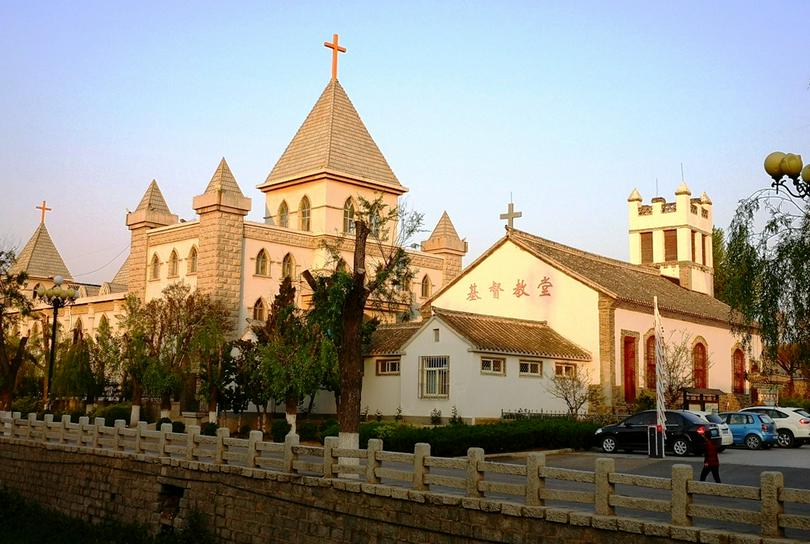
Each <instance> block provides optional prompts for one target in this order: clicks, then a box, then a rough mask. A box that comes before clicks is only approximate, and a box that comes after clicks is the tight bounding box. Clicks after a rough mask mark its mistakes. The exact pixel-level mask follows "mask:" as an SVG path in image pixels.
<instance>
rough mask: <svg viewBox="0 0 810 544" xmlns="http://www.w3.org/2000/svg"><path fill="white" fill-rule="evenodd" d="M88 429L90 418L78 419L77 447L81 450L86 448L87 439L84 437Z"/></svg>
mask: <svg viewBox="0 0 810 544" xmlns="http://www.w3.org/2000/svg"><path fill="white" fill-rule="evenodd" d="M89 427H90V418H89V417H88V416H82V417H80V418H79V444H78V445H79V447H80V448H83V447H86V446H87V442H88V438H87V437H86V436H85V433H87V432H88V428H89Z"/></svg>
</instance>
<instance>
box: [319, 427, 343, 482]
mask: <svg viewBox="0 0 810 544" xmlns="http://www.w3.org/2000/svg"><path fill="white" fill-rule="evenodd" d="M339 447H340V438H338V437H337V436H327V437H326V438H324V440H323V477H324V478H333V477H334V476H335V474H334V467H335V456H334V455H333V454H332V452H333V451H334V450H335V449H337V448H339Z"/></svg>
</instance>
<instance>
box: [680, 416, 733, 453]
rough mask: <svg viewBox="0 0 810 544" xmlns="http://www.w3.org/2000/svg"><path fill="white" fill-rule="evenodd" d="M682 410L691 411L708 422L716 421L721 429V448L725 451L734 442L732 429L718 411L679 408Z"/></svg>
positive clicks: (720, 449)
mask: <svg viewBox="0 0 810 544" xmlns="http://www.w3.org/2000/svg"><path fill="white" fill-rule="evenodd" d="M679 411H681V412H691V413H693V414H697V415H698V416H700V417H702V418H703V419H705V420H706V421H707V422H708V423H714V424H715V425H717V428H718V429H719V430H720V448H719V451H723V450H724V449H726V448H728V447H729V446H731V445H732V444H734V437H733V436H732V434H731V429H729V428H728V425H727V424H726V422H725V421H724V420H723V419H722V418H721V417H720V416H719V415H718V414H717V412H701V411H700V410H679Z"/></svg>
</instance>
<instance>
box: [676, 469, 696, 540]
mask: <svg viewBox="0 0 810 544" xmlns="http://www.w3.org/2000/svg"><path fill="white" fill-rule="evenodd" d="M693 478H694V475H693V473H692V467H691V466H689V465H672V524H673V525H681V526H685V527H690V526H691V525H692V516H690V515H689V507H690V506H691V505H692V495H690V494H689V482H690V481H691V480H692V479H693Z"/></svg>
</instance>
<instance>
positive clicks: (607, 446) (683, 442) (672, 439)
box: [596, 410, 720, 456]
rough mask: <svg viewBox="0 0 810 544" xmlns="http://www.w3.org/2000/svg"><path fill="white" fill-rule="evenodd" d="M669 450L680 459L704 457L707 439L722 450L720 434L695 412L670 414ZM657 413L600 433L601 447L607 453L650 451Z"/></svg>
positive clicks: (641, 414) (632, 418) (638, 416)
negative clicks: (649, 440)
mask: <svg viewBox="0 0 810 544" xmlns="http://www.w3.org/2000/svg"><path fill="white" fill-rule="evenodd" d="M666 417H667V433H666V443H665V447H666V449H668V450H670V451H672V453H674V454H675V455H677V456H683V455H688V454H690V453H694V454H699V453H703V450H704V447H705V446H704V443H705V436H706V435H707V434H708V436H709V437H711V439H712V441H713V442H714V443H715V445H717V446H720V430H719V429H718V428H717V425H715V424H714V423H708V422H707V421H706V420H704V419H703V418H701V417H700V416H698V415H696V414H693V413H691V412H685V411H684V412H674V411H672V410H667V411H666ZM655 422H656V416H655V410H647V411H646V412H639V413H638V414H633V415H632V416H630V417H628V418H627V419H625V420H624V421H621V422H619V423H616V424H615V425H608V426H606V427H601V428H599V429H597V430H596V440H597V443H598V444H599V445H600V446H601V447H602V451H603V452H605V453H614V452H615V451H616V450H626V451H630V450H644V451H646V450H647V428H648V427H649V426H650V425H655Z"/></svg>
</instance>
